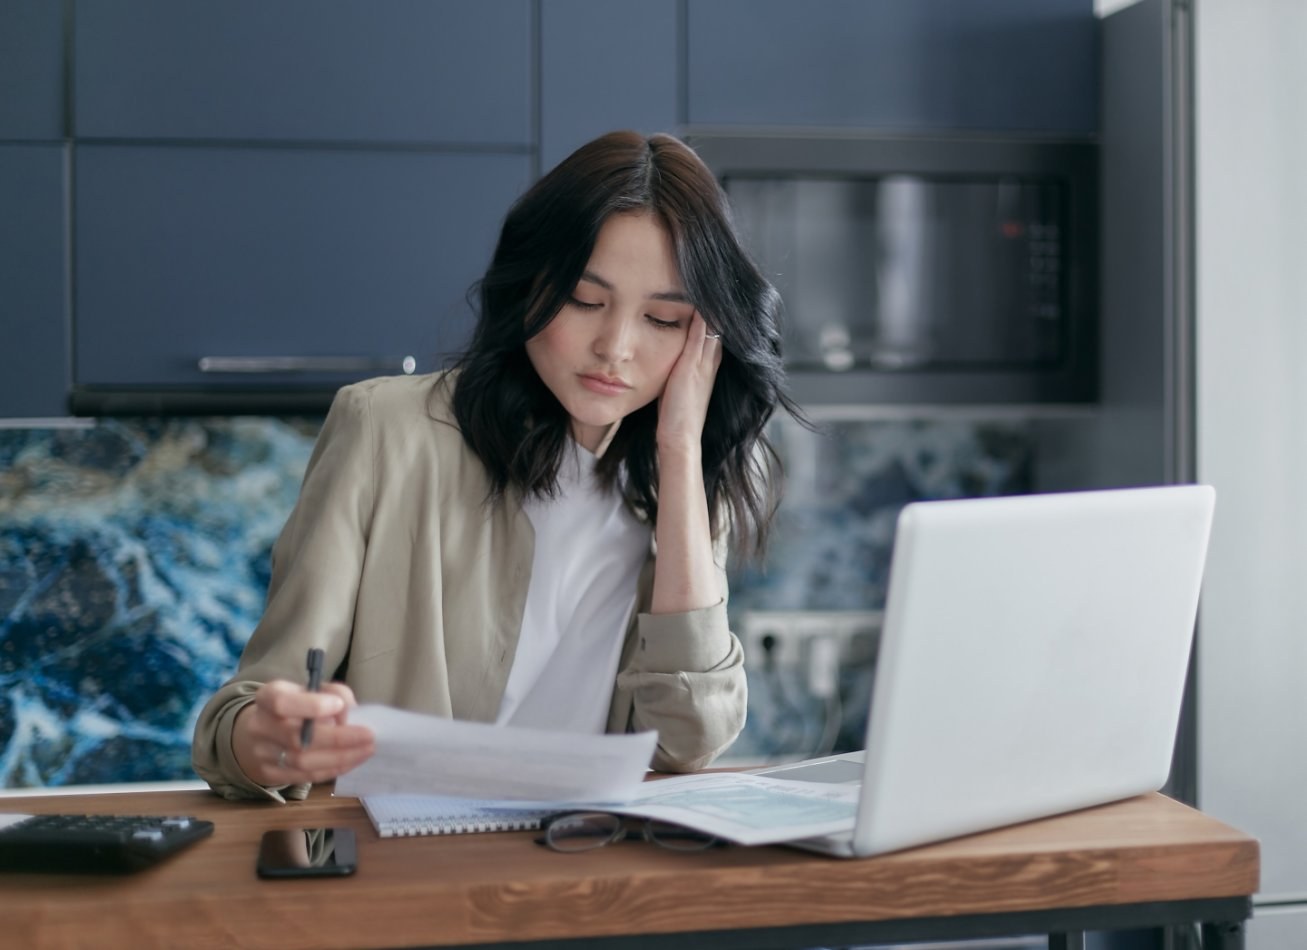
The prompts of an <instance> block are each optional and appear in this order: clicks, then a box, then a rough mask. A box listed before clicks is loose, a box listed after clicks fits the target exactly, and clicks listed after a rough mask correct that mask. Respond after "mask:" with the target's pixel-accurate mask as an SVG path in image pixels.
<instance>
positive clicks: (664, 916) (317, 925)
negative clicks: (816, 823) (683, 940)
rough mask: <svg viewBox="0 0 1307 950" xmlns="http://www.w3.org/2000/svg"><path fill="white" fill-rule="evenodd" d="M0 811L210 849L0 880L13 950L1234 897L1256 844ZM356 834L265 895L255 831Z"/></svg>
mask: <svg viewBox="0 0 1307 950" xmlns="http://www.w3.org/2000/svg"><path fill="white" fill-rule="evenodd" d="M0 810H4V811H11V812H13V811H18V812H33V813H50V812H84V813H91V814H186V815H195V816H198V817H201V818H206V819H209V820H211V821H213V822H214V823H215V826H216V827H215V831H214V833H213V835H212V837H211V838H208V839H206V840H204V841H202V842H200V843H199V844H197V845H195V846H193V847H191V848H189V849H188V850H186V851H184V852H182V853H181V854H179V855H177V856H175V857H174V858H171V859H169V860H167V861H166V862H164V863H162V864H160V865H158V866H156V867H153V868H149V869H147V870H145V871H142V872H139V873H136V874H132V875H126V876H91V875H51V874H43V875H35V874H26V875H23V874H13V873H9V874H0V920H3V922H4V924H3V926H4V933H3V936H4V940H6V941H9V940H12V941H13V944H12V945H13V946H27V947H62V946H70V947H71V946H79V947H80V946H119V945H121V946H170V947H180V946H185V947H193V948H204V947H233V946H236V947H255V948H258V947H268V948H278V950H294V948H336V947H350V948H353V947H362V946H390V947H404V946H449V945H460V944H471V943H480V942H486V943H491V942H497V941H509V940H533V939H534V940H539V939H562V938H573V937H602V936H613V935H618V934H631V933H652V934H665V933H679V932H687V931H703V930H719V929H721V930H738V929H747V928H756V927H770V926H782V927H783V926H793V925H798V924H828V923H844V922H853V921H859V922H863V921H879V920H893V919H901V918H913V917H940V916H953V915H966V914H982V913H1003V912H1018V911H1031V910H1042V909H1054V908H1066V907H1096V906H1103V905H1119V904H1129V903H1143V902H1151V901H1176V900H1192V899H1201V898H1213V897H1238V896H1247V895H1251V894H1253V893H1254V892H1256V890H1257V887H1258V868H1259V863H1258V862H1259V853H1258V844H1257V841H1256V840H1255V839H1254V838H1251V837H1249V836H1248V835H1246V834H1243V833H1242V832H1240V831H1237V830H1236V829H1234V828H1231V827H1229V826H1228V825H1225V824H1223V823H1221V822H1219V821H1217V820H1215V819H1213V818H1210V817H1208V816H1206V815H1204V814H1202V813H1201V812H1198V811H1196V810H1194V809H1192V808H1189V807H1187V806H1185V805H1183V804H1180V803H1179V802H1175V801H1173V800H1171V799H1169V798H1166V797H1164V796H1162V795H1158V794H1153V795H1145V796H1141V797H1138V798H1132V799H1128V800H1126V801H1122V802H1117V803H1114V804H1111V805H1105V806H1101V807H1098V808H1092V809H1087V810H1084V811H1079V812H1075V813H1072V814H1068V815H1062V816H1058V817H1055V818H1049V819H1044V820H1041V821H1034V822H1029V823H1027V824H1022V825H1016V826H1012V827H1009V828H1004V829H1001V830H998V831H992V832H987V833H984V834H978V835H972V836H969V837H965V838H958V839H955V840H952V841H948V842H943V843H940V844H935V845H930V846H926V847H921V848H915V849H912V850H909V851H902V852H898V853H896V854H889V855H882V856H879V857H875V858H868V859H862V860H838V859H833V858H826V857H821V856H817V855H810V854H807V853H804V852H800V851H795V850H791V849H787V848H781V847H765V848H744V847H728V848H722V849H715V850H712V851H708V852H698V853H692V854H679V853H675V852H671V851H666V850H664V849H661V848H657V847H655V846H652V845H649V844H646V843H644V842H629V843H623V844H619V845H615V846H610V847H606V848H603V849H600V850H598V851H594V852H588V853H585V854H557V853H554V852H552V851H549V850H547V849H545V848H542V847H540V846H538V845H536V844H535V843H534V842H533V838H534V837H535V835H534V833H531V832H493V833H486V834H465V835H452V836H439V837H435V836H433V837H417V838H390V839H382V838H380V837H379V836H378V835H377V834H376V832H375V831H374V829H373V828H372V825H371V823H370V822H369V821H368V819H367V816H366V815H365V814H364V812H363V810H362V808H361V807H360V806H359V804H358V802H357V801H356V800H353V799H347V798H341V799H336V798H333V797H332V796H331V795H330V792H329V790H328V789H326V788H318V789H315V790H314V792H313V794H312V795H311V796H310V798H309V800H308V801H305V802H296V803H291V804H287V805H277V804H274V803H253V802H250V803H236V802H228V801H224V800H222V799H220V798H218V797H216V796H214V795H212V794H210V793H208V792H203V791H170V792H149V793H134V792H132V793H124V794H112V795H96V796H75V795H74V796H69V795H60V796H50V797H34V798H12V799H6V800H4V801H3V802H0ZM322 825H337V826H345V827H350V828H353V829H354V830H355V831H356V832H357V834H358V842H359V867H358V871H357V873H356V874H355V875H353V876H351V877H347V878H331V879H292V880H272V881H269V880H262V879H260V878H258V877H256V875H255V872H254V861H255V853H256V850H257V846H258V840H259V837H260V836H261V834H262V832H263V831H264V830H266V829H273V828H294V827H301V826H305V827H313V826H322Z"/></svg>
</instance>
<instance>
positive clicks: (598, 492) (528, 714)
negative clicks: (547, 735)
mask: <svg viewBox="0 0 1307 950" xmlns="http://www.w3.org/2000/svg"><path fill="white" fill-rule="evenodd" d="M572 445H573V447H574V449H575V451H569V452H568V453H567V455H566V458H565V459H564V461H563V464H562V465H561V466H560V470H559V476H558V483H559V484H558V487H559V494H558V496H557V497H556V498H545V499H539V498H530V499H528V500H527V502H526V504H525V505H524V509H525V511H526V514H527V517H529V518H530V519H531V524H532V526H533V527H534V528H535V554H534V557H533V559H532V562H531V582H530V585H529V586H528V588H527V594H526V609H525V611H524V615H523V619H522V633H521V637H520V638H519V640H518V643H517V653H516V655H515V656H514V658H513V666H512V668H511V669H510V671H509V674H508V685H507V686H506V688H505V690H504V700H503V702H502V703H501V704H500V707H499V717H498V719H497V720H496V721H497V722H500V723H507V724H510V725H515V726H531V727H535V728H541V729H563V730H569V731H578V732H590V733H601V732H603V731H604V729H605V727H606V726H607V722H608V706H609V703H610V702H611V700H612V694H613V681H614V679H615V678H616V676H617V664H618V662H619V660H620V659H621V652H622V642H623V640H624V639H625V636H626V628H627V624H628V622H629V620H630V616H631V610H632V609H633V608H634V606H635V595H636V586H637V584H638V582H639V577H640V569H641V567H642V566H643V565H644V562H645V560H646V558H647V557H648V554H649V544H650V540H651V536H650V528H649V526H648V525H646V524H643V523H641V522H640V521H639V520H638V519H636V517H635V516H634V515H632V514H631V512H630V511H629V510H627V508H626V506H625V505H624V504H623V503H622V498H621V495H620V494H619V493H618V492H617V491H604V490H602V489H601V488H600V487H599V485H598V484H597V483H596V478H595V472H594V470H595V465H596V464H597V459H596V457H595V456H594V455H593V454H592V453H590V452H589V451H587V450H586V449H584V448H582V447H581V446H579V445H576V444H575V443H572Z"/></svg>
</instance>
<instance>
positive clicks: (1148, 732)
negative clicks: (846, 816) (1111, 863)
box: [760, 485, 1215, 857]
mask: <svg viewBox="0 0 1307 950" xmlns="http://www.w3.org/2000/svg"><path fill="white" fill-rule="evenodd" d="M1214 500H1215V493H1214V492H1213V490H1212V489H1211V488H1210V487H1209V486H1206V485H1183V486H1167V487H1159V488H1131V489H1120V490H1111V491H1092V492H1069V493H1061V494H1047V495H1022V496H1014V497H1003V498H985V499H966V500H960V501H933V502H918V503H914V504H910V505H908V506H907V507H906V508H904V509H903V511H902V513H901V515H900V516H899V521H898V530H897V534H896V536H895V539H894V553H893V560H892V566H891V570H890V585H889V593H888V597H887V601H886V605H885V621H884V629H883V630H882V633H881V643H880V652H879V656H878V659H877V665H876V672H875V683H874V688H873V691H872V702H871V713H870V718H869V720H868V724H867V740H866V749H865V751H864V752H855V753H849V754H847V755H840V756H830V757H826V758H822V759H812V760H808V761H807V762H800V763H795V764H793V765H787V766H778V767H773V768H769V769H763V770H760V774H765V775H770V776H773V777H775V778H792V779H803V780H806V781H843V782H861V783H862V790H861V794H860V798H859V803H858V815H857V820H856V823H855V825H854V829H853V831H852V832H851V833H846V834H842V835H835V836H828V837H822V838H811V839H805V840H803V841H798V842H792V844H793V845H795V846H797V847H803V848H807V849H810V850H815V851H820V852H823V853H826V854H831V855H836V856H841V857H864V856H867V855H872V854H880V853H882V852H886V851H894V850H897V849H900V848H907V847H911V846H914V845H919V844H925V843H927V842H931V841H938V840H942V839H945V838H952V837H956V836H958V835H964V834H970V833H972V832H976V831H983V830H987V829H990V828H997V827H1000V826H1002V825H1007V824H1012V823H1015V822H1020V821H1026V820H1029V819H1033V818H1040V817H1043V816H1046V815H1053V814H1057V813H1060V812H1066V811H1071V810H1074V809H1077V808H1084V807H1088V806H1091V805H1098V804H1102V803H1104V802H1110V801H1115V800H1117V799H1122V798H1128V797H1130V796H1132V795H1138V794H1142V793H1144V792H1151V791H1156V790H1157V789H1159V788H1161V787H1162V785H1163V784H1165V782H1166V779H1167V775H1168V773H1169V771H1170V766H1171V753H1172V749H1173V747H1174V744H1175V737H1176V729H1177V726H1178V723H1179V718H1180V703H1181V697H1182V694H1183V691H1184V684H1185V674H1186V671H1187V668H1188V663H1189V652H1190V647H1191V644H1192V641H1193V630H1194V621H1195V619H1196V616H1197V610H1198V592H1199V587H1200V586H1201V583H1202V575H1203V564H1204V561H1205V558H1206V553H1207V539H1208V534H1209V530H1210V527H1211V520H1212V509H1213V504H1214Z"/></svg>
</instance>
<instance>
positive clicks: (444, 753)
mask: <svg viewBox="0 0 1307 950" xmlns="http://www.w3.org/2000/svg"><path fill="white" fill-rule="evenodd" d="M349 721H350V722H353V723H359V724H361V725H364V726H367V727H368V728H370V729H371V730H372V731H373V732H374V733H375V734H376V753H375V754H374V755H373V756H372V758H370V759H369V760H368V761H366V762H364V763H363V764H362V765H360V766H359V767H358V768H356V769H354V770H353V771H351V772H347V773H346V774H344V775H342V776H341V777H340V778H338V779H337V780H336V794H337V795H349V796H361V795H405V794H414V795H453V796H457V797H459V798H485V799H502V800H515V801H544V802H573V801H590V802H594V801H623V800H627V799H630V798H631V797H632V796H634V795H635V794H636V793H637V792H638V791H639V789H640V786H641V783H642V782H643V780H644V776H645V773H646V771H647V770H648V768H649V762H650V760H651V759H652V758H653V753H654V745H655V743H656V742H657V739H658V734H657V733H655V732H641V733H633V734H629V735H590V734H587V733H573V732H552V731H547V730H543V729H522V728H518V727H513V726H496V725H492V724H489V723H480V722H459V721H456V720H453V719H443V718H441V717H439V716H426V715H422V714H421V713H414V712H406V711H404V710H400V709H393V708H391V707H389V706H380V705H374V704H367V705H363V706H360V707H358V708H357V709H354V710H351V711H350V714H349Z"/></svg>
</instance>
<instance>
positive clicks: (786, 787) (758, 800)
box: [604, 772, 859, 844]
mask: <svg viewBox="0 0 1307 950" xmlns="http://www.w3.org/2000/svg"><path fill="white" fill-rule="evenodd" d="M858 790H859V786H857V785H835V784H831V783H828V782H796V781H789V780H786V779H776V778H768V777H766V776H762V775H751V774H749V773H746V772H702V773H698V774H695V775H680V776H676V777H674V778H665V779H659V780H658V781H655V782H646V783H644V784H643V785H641V786H640V788H639V790H638V792H637V794H636V795H635V797H634V798H632V799H631V800H630V801H627V802H623V803H621V804H618V805H606V806H604V809H605V810H607V811H616V812H621V813H622V814H627V815H640V816H642V817H645V818H657V819H659V820H660V821H670V822H672V823H673V824H678V825H684V826H685V827H687V828H694V829H696V830H698V831H704V832H708V833H709V834H713V835H716V836H717V837H719V838H725V839H726V840H727V841H734V842H735V843H736V844H780V843H783V842H786V841H797V840H799V839H801V838H814V837H817V836H818V835H828V834H838V833H840V832H848V831H852V830H853V823H854V820H855V818H856V817H857V813H858Z"/></svg>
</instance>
